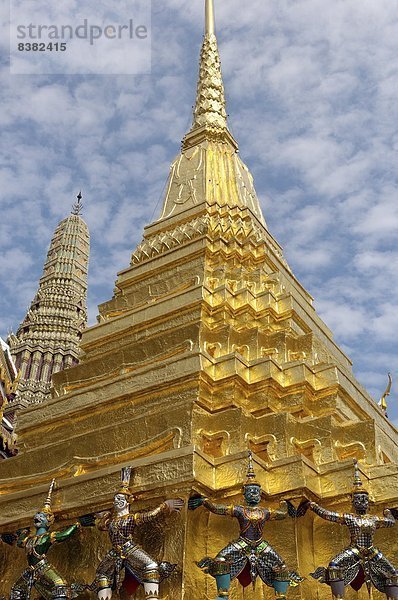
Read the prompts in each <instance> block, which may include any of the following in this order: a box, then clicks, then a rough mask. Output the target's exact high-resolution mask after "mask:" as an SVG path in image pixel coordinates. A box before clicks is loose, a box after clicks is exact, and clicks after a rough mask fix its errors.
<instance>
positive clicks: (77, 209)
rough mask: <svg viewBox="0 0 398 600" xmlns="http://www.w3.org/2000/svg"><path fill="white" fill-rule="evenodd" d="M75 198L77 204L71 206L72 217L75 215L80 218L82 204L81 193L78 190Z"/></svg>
mask: <svg viewBox="0 0 398 600" xmlns="http://www.w3.org/2000/svg"><path fill="white" fill-rule="evenodd" d="M76 198H77V202H75V204H74V205H73V206H72V215H76V216H77V217H80V215H81V214H82V209H83V203H82V198H83V196H82V192H81V190H80V192H79V193H78V195H77V196H76Z"/></svg>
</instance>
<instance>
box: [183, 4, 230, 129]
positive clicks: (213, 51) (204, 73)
mask: <svg viewBox="0 0 398 600" xmlns="http://www.w3.org/2000/svg"><path fill="white" fill-rule="evenodd" d="M192 127H193V129H196V128H198V127H209V128H215V129H218V130H226V129H227V111H226V104H225V94H224V84H223V80H222V74H221V62H220V56H219V52H218V46H217V38H216V36H215V18H214V3H213V0H206V20H205V35H204V39H203V45H202V50H201V54H200V65H199V80H198V87H197V94H196V103H195V109H194V116H193V126H192Z"/></svg>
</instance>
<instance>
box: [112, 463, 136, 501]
mask: <svg viewBox="0 0 398 600" xmlns="http://www.w3.org/2000/svg"><path fill="white" fill-rule="evenodd" d="M131 470H132V469H131V467H123V468H122V471H121V473H120V479H121V485H120V488H119V489H118V490H117V492H116V494H124V495H125V496H127V497H128V498H130V496H132V492H131V489H130V478H131Z"/></svg>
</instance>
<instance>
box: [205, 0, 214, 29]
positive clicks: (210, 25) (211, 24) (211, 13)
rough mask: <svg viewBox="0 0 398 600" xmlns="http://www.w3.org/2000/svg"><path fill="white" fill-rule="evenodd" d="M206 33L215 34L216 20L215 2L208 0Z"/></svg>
mask: <svg viewBox="0 0 398 600" xmlns="http://www.w3.org/2000/svg"><path fill="white" fill-rule="evenodd" d="M205 33H207V34H214V33H215V19H214V0H206V28H205Z"/></svg>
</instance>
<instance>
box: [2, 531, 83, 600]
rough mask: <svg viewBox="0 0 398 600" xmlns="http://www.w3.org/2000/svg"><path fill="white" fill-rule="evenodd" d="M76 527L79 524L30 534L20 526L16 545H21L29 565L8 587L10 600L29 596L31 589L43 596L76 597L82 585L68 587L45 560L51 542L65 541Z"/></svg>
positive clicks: (49, 597)
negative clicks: (59, 529) (10, 588)
mask: <svg viewBox="0 0 398 600" xmlns="http://www.w3.org/2000/svg"><path fill="white" fill-rule="evenodd" d="M79 528H80V524H79V523H76V524H75V525H71V526H70V527H68V528H67V529H64V530H63V531H52V532H51V533H50V532H48V533H43V534H41V535H32V534H31V533H30V531H29V530H26V529H25V530H23V531H22V532H21V533H20V534H19V536H18V539H17V546H19V547H20V548H24V549H25V552H26V556H27V559H28V565H29V567H28V568H27V569H26V571H24V572H23V573H22V575H21V577H20V578H19V579H18V581H17V582H16V583H15V584H14V585H13V587H12V590H11V600H29V598H30V597H31V592H32V590H33V589H35V590H36V591H38V592H39V593H40V595H41V596H42V597H43V598H45V600H52V599H53V598H76V596H77V595H78V593H79V591H82V586H79V585H76V584H75V585H72V586H71V587H69V585H68V584H67V582H66V581H65V579H64V578H63V577H62V576H61V575H60V574H59V573H58V571H57V570H56V569H55V568H54V567H53V566H51V564H50V563H49V562H48V560H47V557H46V554H47V552H48V551H49V549H50V548H51V546H52V545H53V544H55V543H62V542H66V541H67V540H68V539H69V538H70V537H71V536H72V535H74V534H75V533H76V531H78V530H79Z"/></svg>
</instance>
